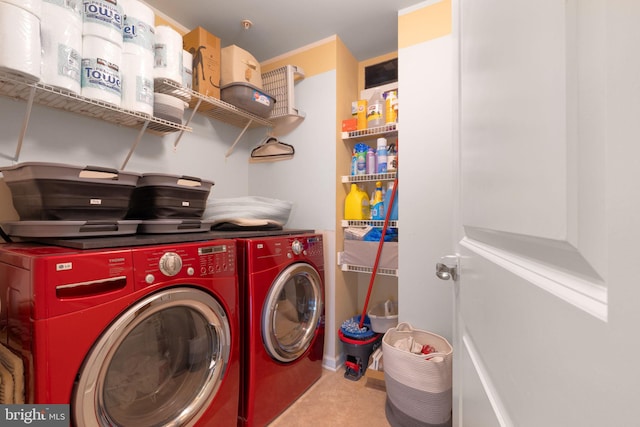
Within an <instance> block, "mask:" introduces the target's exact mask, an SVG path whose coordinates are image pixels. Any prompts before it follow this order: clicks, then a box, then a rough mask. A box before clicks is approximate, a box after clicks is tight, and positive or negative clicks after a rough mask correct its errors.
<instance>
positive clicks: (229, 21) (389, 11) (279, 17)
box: [145, 0, 424, 62]
mask: <svg viewBox="0 0 640 427" xmlns="http://www.w3.org/2000/svg"><path fill="white" fill-rule="evenodd" d="M145 1H146V3H147V4H149V5H150V6H152V7H154V8H156V9H157V10H159V11H161V12H162V13H164V14H165V15H167V16H169V17H171V18H172V19H173V20H175V21H177V22H178V23H180V24H182V25H183V26H185V27H187V28H189V29H193V28H195V27H198V26H200V27H203V28H204V29H206V30H207V31H209V32H210V33H212V34H214V35H216V36H218V37H220V39H221V43H222V47H225V46H228V45H231V44H235V45H238V46H240V47H241V48H243V49H245V50H247V51H248V52H250V53H251V54H252V55H253V56H254V57H255V58H256V59H257V60H258V61H260V62H262V61H265V60H267V59H271V58H274V57H276V56H279V55H281V54H284V53H287V52H289V51H291V50H294V49H297V48H300V47H303V46H306V45H308V44H311V43H314V42H317V41H319V40H322V39H325V38H327V37H329V36H332V35H337V36H338V37H339V38H340V39H341V40H342V41H343V42H344V44H345V45H346V46H347V48H348V49H349V50H350V51H351V53H352V54H353V55H354V56H355V58H356V59H357V60H358V61H362V60H365V59H368V58H373V57H376V56H379V55H382V54H386V53H389V52H394V51H396V50H398V11H399V10H401V9H405V8H407V7H410V6H413V5H416V4H419V3H423V2H424V0H383V1H379V0H321V1H313V2H306V1H300V0H275V1H272V2H271V3H270V2H268V1H264V0H231V1H215V0H182V1H176V0H145ZM245 19H248V20H250V21H251V22H252V23H253V25H252V26H251V28H249V29H245V28H244V27H243V25H242V24H241V22H242V20H245Z"/></svg>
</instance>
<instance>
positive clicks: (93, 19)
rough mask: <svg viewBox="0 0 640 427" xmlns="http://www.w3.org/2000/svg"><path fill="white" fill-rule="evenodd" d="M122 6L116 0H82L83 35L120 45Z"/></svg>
mask: <svg viewBox="0 0 640 427" xmlns="http://www.w3.org/2000/svg"><path fill="white" fill-rule="evenodd" d="M123 19H124V17H123V13H122V6H121V5H120V3H118V2H117V1H116V0H111V1H109V0H84V8H83V22H84V23H83V27H82V35H83V36H97V37H102V38H104V39H107V40H109V41H110V42H112V43H115V44H117V45H118V46H122V23H123Z"/></svg>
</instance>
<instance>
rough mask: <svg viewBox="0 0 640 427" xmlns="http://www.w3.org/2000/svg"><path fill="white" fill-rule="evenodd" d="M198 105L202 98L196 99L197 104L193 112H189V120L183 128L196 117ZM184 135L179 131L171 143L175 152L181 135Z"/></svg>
mask: <svg viewBox="0 0 640 427" xmlns="http://www.w3.org/2000/svg"><path fill="white" fill-rule="evenodd" d="M200 104H202V98H198V103H197V104H196V106H195V107H193V111H191V115H190V116H189V119H187V123H185V124H184V125H185V126H189V123H191V120H193V116H195V115H196V112H197V111H198V108H200ZM183 134H184V130H182V131H180V133H179V134H178V137H177V138H176V140H175V142H174V143H173V150H174V151H175V150H176V148H178V144H179V143H180V140H181V139H182V135H183Z"/></svg>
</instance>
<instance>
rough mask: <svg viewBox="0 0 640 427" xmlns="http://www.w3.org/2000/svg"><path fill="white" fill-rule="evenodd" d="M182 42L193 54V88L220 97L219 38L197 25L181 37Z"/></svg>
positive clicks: (207, 94) (204, 93) (213, 96)
mask: <svg viewBox="0 0 640 427" xmlns="http://www.w3.org/2000/svg"><path fill="white" fill-rule="evenodd" d="M182 44H183V47H184V50H186V51H189V52H190V53H191V54H192V55H193V90H194V91H196V92H198V93H201V94H203V95H206V96H210V97H212V98H220V38H218V37H216V36H214V35H213V34H211V33H209V32H208V31H206V30H205V29H204V28H202V27H197V28H196V29H194V30H192V31H191V32H189V33H187V34H185V35H184V36H183V37H182Z"/></svg>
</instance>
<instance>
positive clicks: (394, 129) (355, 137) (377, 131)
mask: <svg viewBox="0 0 640 427" xmlns="http://www.w3.org/2000/svg"><path fill="white" fill-rule="evenodd" d="M397 134H398V123H389V124H386V125H384V126H378V127H374V128H369V129H362V130H354V131H351V132H342V139H344V140H349V141H365V140H367V139H372V138H376V137H382V136H394V135H397Z"/></svg>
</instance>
